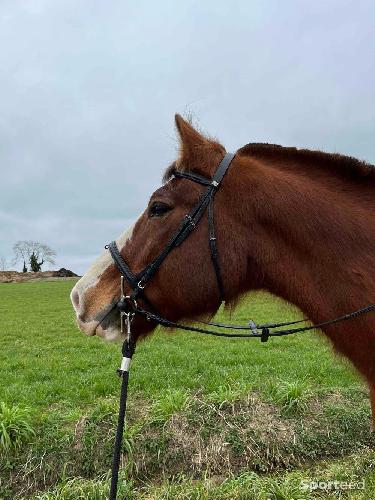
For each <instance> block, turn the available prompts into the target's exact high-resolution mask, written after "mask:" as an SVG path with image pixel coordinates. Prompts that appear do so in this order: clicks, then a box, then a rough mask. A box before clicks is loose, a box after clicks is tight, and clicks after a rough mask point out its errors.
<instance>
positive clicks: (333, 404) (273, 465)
mask: <svg viewBox="0 0 375 500" xmlns="http://www.w3.org/2000/svg"><path fill="white" fill-rule="evenodd" d="M72 285H73V283H72V282H71V281H61V282H57V281H56V282H34V283H21V284H0V318H1V323H0V370H1V379H0V401H1V402H3V403H4V405H6V406H4V408H6V409H7V410H10V411H11V412H13V413H11V417H7V418H8V420H7V422H9V421H11V425H10V424H9V423H8V424H7V425H8V428H12V429H14V430H13V431H12V433H9V435H11V436H13V437H10V438H9V439H10V441H9V439H8V438H6V439H8V444H9V442H11V443H14V445H13V444H12V445H9V446H8V447H7V451H6V457H5V458H4V459H3V460H2V461H1V465H0V479H1V482H0V498H17V497H18V498H31V497H32V495H39V496H35V498H43V499H47V498H48V499H52V498H53V499H55V498H56V499H57V498H61V499H68V498H72V499H73V498H105V493H103V492H104V491H106V490H105V488H106V487H107V482H106V481H107V479H106V478H107V475H108V470H109V467H110V455H111V447H112V444H113V436H114V426H115V422H116V411H117V399H118V394H119V384H120V381H119V379H118V377H117V376H116V374H115V370H116V368H117V367H118V365H119V362H120V359H121V353H120V346H119V345H118V344H105V343H103V342H102V341H101V340H100V339H97V338H95V337H94V338H87V337H85V336H84V335H83V334H81V333H80V332H79V331H78V330H77V327H76V326H75V320H74V315H73V312H72V310H71V306H70V302H69V292H70V289H71V287H72ZM224 316H227V315H225V314H224V313H223V312H221V313H220V314H219V316H218V317H219V318H220V319H223V318H224ZM298 317H299V313H298V311H295V310H293V309H291V308H290V307H289V306H288V305H286V304H285V303H283V302H282V301H280V300H278V299H276V298H274V297H271V296H269V295H266V294H256V295H253V296H251V297H247V298H246V300H243V301H242V303H241V304H240V306H239V307H238V308H237V310H236V312H235V314H234V318H235V319H236V321H237V320H238V321H239V322H245V321H246V320H248V319H250V318H252V319H254V320H256V321H257V322H268V321H272V320H280V321H282V320H288V319H290V320H292V319H294V318H296V319H297V318H298ZM234 318H233V319H234ZM226 319H228V318H227V317H226ZM12 409H13V410H12ZM3 420H4V421H5V418H3ZM24 424H26V425H27V426H28V427H27V429H28V430H26V431H24V430H23V429H26V427H24ZM0 429H1V413H0ZM0 436H1V435H0ZM0 439H1V437H0ZM372 446H373V437H372V434H371V432H370V411H369V404H368V396H367V389H366V387H365V385H364V384H363V382H362V381H361V379H360V378H359V377H358V375H357V374H356V373H355V372H354V371H353V370H352V368H351V366H350V365H349V363H347V362H346V361H344V360H341V359H339V358H338V357H337V356H335V355H334V354H333V353H332V350H331V347H330V345H329V343H328V342H327V341H326V340H325V338H324V337H323V336H321V335H319V334H317V333H302V334H299V335H298V334H297V335H294V336H291V337H283V338H272V339H270V341H269V342H268V343H266V344H262V343H260V342H259V341H258V340H255V339H254V340H252V339H250V340H241V339H219V338H215V337H206V336H200V335H199V334H192V333H185V332H184V333H182V332H178V331H176V332H162V331H158V332H157V333H156V334H154V335H153V336H152V337H150V338H149V339H146V340H145V341H144V342H142V343H140V344H139V345H138V346H137V350H136V354H135V356H134V361H133V364H132V370H131V377H130V388H129V418H128V426H127V429H126V433H125V442H124V465H125V467H124V470H123V474H124V477H125V478H126V480H127V482H126V484H125V483H124V486H123V487H124V488H125V489H124V492H125V491H126V495H125V493H124V495H125V496H126V497H129V498H130V497H134V498H266V496H264V495H266V494H268V493H267V492H266V490H267V488H268V490H269V493H270V492H271V493H272V495H273V496H272V495H271V493H270V495H271V496H270V498H285V499H289V498H290V499H291V498H309V497H308V496H305V497H304V496H302V492H301V491H300V487H299V483H298V484H297V483H296V481H297V482H298V481H300V478H301V477H304V476H303V474H306V477H314V476H309V474H313V473H314V471H313V467H315V466H316V464H317V466H319V464H325V465H324V466H323V465H322V469H321V470H320V469H319V474H320V476H319V477H321V478H324V477H329V473H330V472H329V471H330V470H331V468H332V467H333V468H334V464H335V463H339V464H340V463H341V461H344V462H343V463H346V464H347V465H346V467H347V475H348V477H349V476H350V474H352V473H353V470H354V465H353V462H354V461H355V462H356V464H357V465H356V467H357V468H359V469H360V468H361V467H362V470H360V472H358V474H362V475H363V476H366V477H367V476H368V477H370V476H369V474H370V473H372V472H371V471H372V470H373V469H372V467H373V466H374V457H373V455H371V452H370V451H368V450H371V447H372ZM4 456H5V455H4ZM350 456H354V457H355V460H354V459H353V460H351V459H349V458H348V457H350ZM364 456H366V457H370V458H368V460H367V462H366V460H362V458H363V457H364ZM345 460H347V462H345ZM358 464H362V465H358ZM356 470H357V469H356ZM361 477H362V476H361ZM371 477H372V476H371ZM296 478H297V479H296ZM370 479H371V478H370ZM370 479H368V481H367V486H366V488H367V490H366V494H367V495H368V496H367V498H369V497H370V496H371V495H370V494H369V491H370V492H373V496H374V497H375V486H374V480H373V479H371V481H370ZM296 484H297V485H296ZM296 488H297V490H298V491H297V490H296ZM369 488H370V490H369ZM271 490H272V491H273V492H272V491H271ZM274 490H275V491H274ZM48 491H49V493H47V492H48ZM296 491H297V493H296ZM95 492H96V493H95ZM318 493H319V492H318ZM360 493H361V492H359V493H358V494H360ZM316 494H317V492H315V493H314V495H315V496H316ZM69 495H70V496H69ZM85 495H86V496H85ZM95 495H97V496H95ZM103 495H104V496H103ZM147 495H149V496H147ZM184 495H185V496H184ZM189 495H190V496H189ZM220 495H221V496H220ZM251 495H253V496H251ZM256 495H258V496H256ZM262 495H263V496H262ZM298 495H300V496H298ZM309 495H310V493H309ZM344 495H345V494H344ZM322 498H323V497H322ZM353 498H354V497H353ZM358 498H361V497H359V496H358ZM363 498H366V497H363Z"/></svg>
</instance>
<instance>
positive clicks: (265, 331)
mask: <svg viewBox="0 0 375 500" xmlns="http://www.w3.org/2000/svg"><path fill="white" fill-rule="evenodd" d="M374 311H375V304H369V305H368V306H366V307H363V308H362V309H358V310H357V311H353V312H351V313H348V314H344V315H343V316H339V317H337V318H335V319H332V320H329V321H322V322H321V323H317V324H316V325H310V326H304V327H301V328H290V329H287V330H274V331H271V328H272V326H266V325H260V326H257V325H256V324H254V322H251V323H252V324H250V325H247V326H243V325H240V326H236V325H223V324H221V323H216V325H220V326H219V328H230V329H233V330H249V331H251V332H252V333H224V332H218V331H215V330H208V329H205V328H198V327H195V326H191V325H184V324H181V323H175V322H174V321H170V320H168V319H166V318H163V317H162V316H159V315H155V314H152V313H149V312H148V311H145V310H144V309H141V308H137V310H136V313H138V314H141V315H142V316H145V317H146V318H147V319H150V320H152V321H155V322H156V323H159V324H160V325H162V326H166V327H169V328H178V329H180V330H186V331H190V332H196V333H203V334H206V335H214V336H215V337H233V338H260V339H261V340H262V342H267V340H268V338H269V337H282V336H284V335H292V334H293V333H299V332H306V331H308V330H317V329H319V328H322V327H324V326H329V325H334V324H336V323H339V322H341V321H347V320H350V319H354V318H357V317H358V316H360V315H362V314H367V313H370V312H374ZM302 321H304V320H302ZM293 323H297V322H290V323H289V324H293ZM213 324H214V323H213ZM279 324H281V323H276V325H279ZM258 329H260V330H262V333H257V330H258Z"/></svg>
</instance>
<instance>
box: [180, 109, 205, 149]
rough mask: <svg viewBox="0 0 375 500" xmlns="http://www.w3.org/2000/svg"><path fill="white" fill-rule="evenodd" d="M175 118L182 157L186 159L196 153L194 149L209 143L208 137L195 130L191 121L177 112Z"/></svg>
mask: <svg viewBox="0 0 375 500" xmlns="http://www.w3.org/2000/svg"><path fill="white" fill-rule="evenodd" d="M174 119H175V122H176V127H177V131H178V135H179V136H180V152H181V157H184V158H185V159H186V158H187V157H189V156H191V154H192V153H194V150H196V149H199V148H200V147H204V146H206V145H207V143H208V141H207V139H206V138H205V137H203V135H202V134H200V133H199V132H198V131H197V130H195V128H194V127H193V126H192V125H191V124H190V123H189V122H187V121H186V120H184V119H183V118H182V116H181V115H179V114H176V115H175V117H174Z"/></svg>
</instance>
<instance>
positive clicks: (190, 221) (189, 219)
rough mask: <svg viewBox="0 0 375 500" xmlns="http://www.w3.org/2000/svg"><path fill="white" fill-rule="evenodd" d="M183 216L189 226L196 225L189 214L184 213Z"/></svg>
mask: <svg viewBox="0 0 375 500" xmlns="http://www.w3.org/2000/svg"><path fill="white" fill-rule="evenodd" d="M185 218H186V219H187V220H188V221H189V225H190V226H192V227H196V224H195V222H193V219H192V218H191V216H190V215H189V214H187V215H185Z"/></svg>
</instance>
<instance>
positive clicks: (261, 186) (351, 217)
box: [240, 160, 375, 322]
mask: <svg viewBox="0 0 375 500" xmlns="http://www.w3.org/2000/svg"><path fill="white" fill-rule="evenodd" d="M249 163H251V164H250V165H249ZM288 167H290V168H285V167H283V168H282V169H281V168H279V167H277V166H276V165H272V164H270V163H266V162H264V163H262V162H260V161H255V160H254V161H251V160H250V161H249V160H248V164H247V165H246V170H244V175H245V177H246V182H245V183H244V185H246V184H247V190H246V193H249V192H250V193H251V196H248V195H247V196H244V199H245V200H246V206H247V207H248V208H247V210H244V211H243V215H244V216H245V217H247V221H251V223H250V226H251V229H250V231H249V232H248V235H247V239H248V249H249V253H248V256H247V261H248V262H250V263H251V265H249V267H248V275H247V283H248V284H249V285H250V286H251V287H253V285H254V279H255V280H256V281H257V283H256V284H255V286H256V287H257V288H265V289H267V290H268V291H270V292H271V293H274V294H276V295H278V296H281V297H282V298H284V299H285V300H287V301H289V302H291V303H293V304H295V305H297V306H298V307H299V308H300V309H301V310H302V311H303V312H304V313H305V314H306V315H307V316H308V317H309V318H310V319H311V320H313V321H314V322H319V321H322V320H325V319H327V318H331V317H334V316H337V315H340V314H343V313H346V312H348V311H350V310H353V309H356V308H360V307H363V306H365V305H367V303H369V302H370V301H371V300H373V299H374V296H375V289H374V283H373V279H372V278H371V276H373V274H374V269H373V258H371V255H370V249H371V245H372V243H371V241H372V242H373V241H374V238H375V227H374V218H373V215H372V214H373V209H374V207H373V201H372V212H371V211H370V209H369V207H368V206H367V207H366V203H365V202H361V196H360V192H359V191H358V190H359V189H360V188H359V187H358V185H355V184H354V185H350V184H349V181H347V180H344V179H338V178H337V177H335V178H334V179H332V176H331V175H328V174H321V175H319V174H317V176H316V179H314V178H313V177H312V176H311V170H310V171H309V172H306V170H304V168H305V167H303V166H299V165H298V164H295V165H293V166H291V165H289V166H288ZM249 188H250V189H249ZM240 199H241V198H240ZM246 212H247V213H246ZM370 220H371V221H372V223H371V224H370ZM243 222H245V221H243ZM244 225H245V224H244ZM248 227H249V224H248ZM370 269H372V272H369V270H370Z"/></svg>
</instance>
